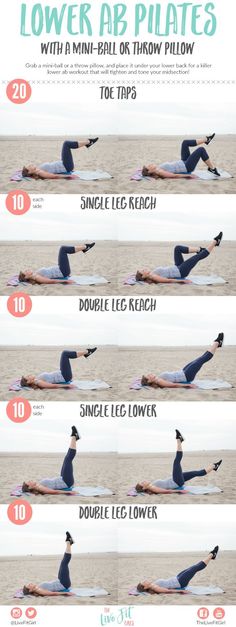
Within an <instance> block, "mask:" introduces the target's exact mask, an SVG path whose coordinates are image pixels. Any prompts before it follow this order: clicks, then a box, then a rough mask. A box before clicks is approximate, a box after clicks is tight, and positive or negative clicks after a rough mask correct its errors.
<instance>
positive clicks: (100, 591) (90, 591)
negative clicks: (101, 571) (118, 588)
mask: <svg viewBox="0 0 236 627" xmlns="http://www.w3.org/2000/svg"><path fill="white" fill-rule="evenodd" d="M70 592H73V594H74V595H75V596H76V597H103V596H108V595H109V594H110V592H107V590H104V588H71V589H70Z"/></svg>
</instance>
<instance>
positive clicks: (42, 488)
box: [37, 483, 73, 494]
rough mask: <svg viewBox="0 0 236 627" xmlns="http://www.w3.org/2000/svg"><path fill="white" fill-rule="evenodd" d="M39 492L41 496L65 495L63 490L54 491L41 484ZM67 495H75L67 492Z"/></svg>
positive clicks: (38, 488)
mask: <svg viewBox="0 0 236 627" xmlns="http://www.w3.org/2000/svg"><path fill="white" fill-rule="evenodd" d="M37 490H38V491H39V492H40V494H63V490H53V489H52V488H47V487H46V486H45V485H41V483H39V484H38V486H37ZM66 494H73V492H72V491H71V490H70V491H69V490H67V491H66Z"/></svg>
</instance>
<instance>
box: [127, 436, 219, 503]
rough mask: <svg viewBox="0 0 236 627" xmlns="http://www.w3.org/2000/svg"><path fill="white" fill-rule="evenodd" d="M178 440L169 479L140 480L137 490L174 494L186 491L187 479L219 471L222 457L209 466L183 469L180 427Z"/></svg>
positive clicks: (182, 439) (148, 492)
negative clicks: (184, 487)
mask: <svg viewBox="0 0 236 627" xmlns="http://www.w3.org/2000/svg"><path fill="white" fill-rule="evenodd" d="M175 433H176V440H177V451H176V455H175V459H174V463H173V469H172V477H169V478H168V479H157V480H155V481H152V482H149V481H140V482H139V483H137V485H136V486H135V489H136V491H137V492H145V493H146V494H173V493H175V492H177V493H178V492H180V493H182V494H184V493H185V490H183V489H182V487H183V486H184V484H185V482H186V481H190V480H191V479H194V477H205V475H208V474H209V473H210V472H212V471H213V470H214V471H215V472H217V470H218V468H219V467H220V465H221V463H222V459H220V460H219V461H218V462H214V463H213V464H210V465H209V466H208V467H207V468H202V469H201V470H191V471H188V472H183V471H182V466H181V460H182V458H183V449H182V442H184V438H183V436H182V434H181V433H180V431H179V430H178V429H175Z"/></svg>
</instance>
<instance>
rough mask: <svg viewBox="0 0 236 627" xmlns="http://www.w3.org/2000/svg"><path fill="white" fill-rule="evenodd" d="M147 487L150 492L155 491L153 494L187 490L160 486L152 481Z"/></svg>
mask: <svg viewBox="0 0 236 627" xmlns="http://www.w3.org/2000/svg"><path fill="white" fill-rule="evenodd" d="M147 489H148V490H149V491H150V492H153V494H174V493H175V492H181V493H184V492H186V490H178V489H176V490H171V489H170V490H168V489H167V488H166V489H165V488H160V487H159V486H156V485H152V483H149V485H148V487H147Z"/></svg>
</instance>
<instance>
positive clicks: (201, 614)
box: [197, 607, 209, 619]
mask: <svg viewBox="0 0 236 627" xmlns="http://www.w3.org/2000/svg"><path fill="white" fill-rule="evenodd" d="M197 615H198V618H202V619H204V618H208V616H209V610H208V609H207V607H199V609H198V611H197Z"/></svg>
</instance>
